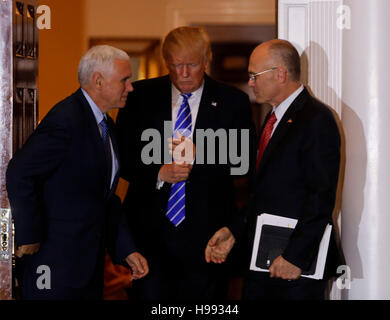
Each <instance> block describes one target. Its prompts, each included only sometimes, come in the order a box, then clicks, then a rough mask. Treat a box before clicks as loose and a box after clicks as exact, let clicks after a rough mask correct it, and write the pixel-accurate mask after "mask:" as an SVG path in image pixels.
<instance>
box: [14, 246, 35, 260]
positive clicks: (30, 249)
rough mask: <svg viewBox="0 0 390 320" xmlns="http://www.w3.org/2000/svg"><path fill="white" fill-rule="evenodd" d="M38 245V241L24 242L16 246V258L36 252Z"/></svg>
mask: <svg viewBox="0 0 390 320" xmlns="http://www.w3.org/2000/svg"><path fill="white" fill-rule="evenodd" d="M40 246H41V244H40V243H32V244H24V245H22V246H20V247H18V249H17V250H16V252H15V255H16V256H17V257H18V258H21V257H23V256H24V255H25V254H29V255H31V254H34V253H37V252H38V250H39V247H40Z"/></svg>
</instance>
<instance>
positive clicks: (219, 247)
mask: <svg viewBox="0 0 390 320" xmlns="http://www.w3.org/2000/svg"><path fill="white" fill-rule="evenodd" d="M235 242H236V239H235V238H234V236H233V234H232V233H231V231H230V230H229V229H228V228H227V227H223V228H221V229H219V230H218V231H217V232H216V233H215V234H214V235H213V236H212V238H211V239H210V240H209V242H208V243H207V246H206V250H205V258H206V262H207V263H210V261H211V262H214V263H222V262H225V260H226V258H227V256H228V254H229V252H230V250H231V249H232V247H233V245H234V243H235Z"/></svg>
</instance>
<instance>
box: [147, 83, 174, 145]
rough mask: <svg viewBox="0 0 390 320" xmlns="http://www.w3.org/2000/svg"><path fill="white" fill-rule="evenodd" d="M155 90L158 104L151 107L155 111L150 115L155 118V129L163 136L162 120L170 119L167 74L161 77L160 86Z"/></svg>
mask: <svg viewBox="0 0 390 320" xmlns="http://www.w3.org/2000/svg"><path fill="white" fill-rule="evenodd" d="M157 90H158V92H156V97H157V99H156V100H157V101H156V103H157V104H158V105H157V106H156V108H153V109H154V110H155V112H154V114H151V116H153V117H154V119H155V125H156V129H157V130H158V131H159V132H160V134H161V136H162V137H164V122H165V121H172V83H171V80H170V79H169V76H165V77H163V78H162V83H161V86H159V88H158V89H157ZM162 143H163V141H162Z"/></svg>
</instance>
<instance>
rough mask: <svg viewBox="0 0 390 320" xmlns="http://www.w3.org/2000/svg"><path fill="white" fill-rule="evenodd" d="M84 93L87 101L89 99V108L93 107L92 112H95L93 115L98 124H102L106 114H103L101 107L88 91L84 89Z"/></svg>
mask: <svg viewBox="0 0 390 320" xmlns="http://www.w3.org/2000/svg"><path fill="white" fill-rule="evenodd" d="M81 91H82V93H83V94H84V97H85V99H87V101H88V103H89V106H90V107H91V110H92V112H93V115H94V116H95V119H96V122H97V124H99V123H100V122H102V120H103V117H104V118H105V117H106V114H105V113H103V112H102V111H101V110H100V109H99V107H98V106H97V105H96V103H95V102H94V101H93V100H92V98H91V97H90V96H89V95H88V93H87V91H85V90H84V89H83V88H81Z"/></svg>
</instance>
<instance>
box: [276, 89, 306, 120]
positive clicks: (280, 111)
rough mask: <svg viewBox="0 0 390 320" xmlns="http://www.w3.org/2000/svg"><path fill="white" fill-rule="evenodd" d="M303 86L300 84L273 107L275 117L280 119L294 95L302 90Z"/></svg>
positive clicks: (296, 95)
mask: <svg viewBox="0 0 390 320" xmlns="http://www.w3.org/2000/svg"><path fill="white" fill-rule="evenodd" d="M303 89H304V87H303V85H301V86H300V87H299V88H298V89H297V90H295V91H294V92H293V93H292V94H290V95H289V96H288V98H287V99H286V100H284V101H283V102H282V103H281V104H279V105H278V106H277V107H273V108H272V109H273V112H275V116H276V119H278V120H280V119H281V118H282V117H283V115H284V114H285V112H286V111H287V109H288V107H289V106H290V105H291V104H292V103H293V101H294V100H295V98H296V97H298V95H299V94H300V93H301V92H302V91H303Z"/></svg>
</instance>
